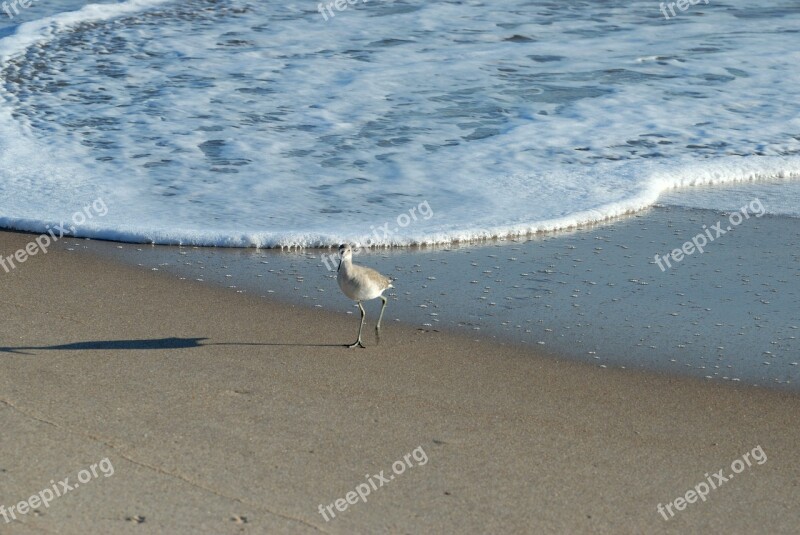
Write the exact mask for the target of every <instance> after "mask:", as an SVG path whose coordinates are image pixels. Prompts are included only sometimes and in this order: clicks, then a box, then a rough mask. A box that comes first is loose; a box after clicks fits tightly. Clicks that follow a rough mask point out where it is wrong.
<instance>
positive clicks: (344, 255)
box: [339, 243, 353, 262]
mask: <svg viewBox="0 0 800 535" xmlns="http://www.w3.org/2000/svg"><path fill="white" fill-rule="evenodd" d="M339 257H340V258H341V259H342V261H343V262H344V261H347V260H352V259H353V249H352V248H351V247H350V246H349V245H348V244H346V243H343V244H341V245H340V246H339Z"/></svg>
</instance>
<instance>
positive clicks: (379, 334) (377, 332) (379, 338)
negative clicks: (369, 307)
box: [375, 296, 386, 344]
mask: <svg viewBox="0 0 800 535" xmlns="http://www.w3.org/2000/svg"><path fill="white" fill-rule="evenodd" d="M381 301H383V304H382V305H381V314H380V316H378V324H377V325H376V326H375V335H376V336H377V337H378V343H379V344H380V343H381V320H382V319H383V311H384V310H385V309H386V298H385V297H384V296H381Z"/></svg>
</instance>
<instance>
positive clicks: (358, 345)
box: [347, 339, 367, 349]
mask: <svg viewBox="0 0 800 535" xmlns="http://www.w3.org/2000/svg"><path fill="white" fill-rule="evenodd" d="M347 347H349V348H354V347H363V348H364V349H366V348H367V346H365V345H364V344H363V343H362V342H361V339H359V340H358V341H356V343H355V344H352V345H349V346H347Z"/></svg>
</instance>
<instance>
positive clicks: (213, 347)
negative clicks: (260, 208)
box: [0, 233, 800, 534]
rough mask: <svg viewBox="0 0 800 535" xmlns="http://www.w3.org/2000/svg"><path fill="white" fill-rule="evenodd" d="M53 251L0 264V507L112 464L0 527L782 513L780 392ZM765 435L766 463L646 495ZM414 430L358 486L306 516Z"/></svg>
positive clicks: (786, 515)
mask: <svg viewBox="0 0 800 535" xmlns="http://www.w3.org/2000/svg"><path fill="white" fill-rule="evenodd" d="M31 239H33V236H31V235H27V234H17V233H2V234H0V251H3V252H4V254H10V252H13V251H15V250H17V249H19V248H21V247H24V246H25V244H26V243H28V242H29V241H30V240H31ZM68 248H72V249H76V248H75V247H68V244H67V243H66V242H65V243H62V244H59V245H58V246H56V247H54V248H53V249H52V250H51V251H50V252H48V253H47V254H46V255H37V256H35V257H31V258H29V259H28V260H27V261H26V262H25V263H24V264H22V265H20V266H19V267H18V268H17V269H15V270H13V271H12V272H11V273H2V272H0V294H1V295H2V300H0V311H2V316H3V318H4V321H3V325H2V328H1V329H0V346H2V348H0V428H1V429H2V433H0V482H1V484H0V504H2V505H3V506H5V507H6V509H8V508H9V507H10V506H11V505H13V504H16V503H18V502H20V501H22V500H27V499H28V498H29V497H30V496H31V495H33V494H35V493H38V492H40V491H41V490H42V489H44V488H46V487H49V485H50V483H49V482H50V480H54V481H58V480H62V479H64V478H65V477H68V476H69V477H70V481H71V482H72V483H74V482H75V481H76V480H77V479H76V478H77V474H78V473H79V472H80V471H81V470H84V469H88V468H89V467H90V466H91V465H92V464H96V463H98V462H99V461H100V460H101V459H105V458H108V459H109V461H110V462H111V463H113V467H114V473H113V475H112V476H110V477H105V476H104V475H102V474H101V475H100V476H99V477H97V478H95V479H92V480H91V481H90V482H88V483H86V484H85V485H82V486H81V487H80V488H75V489H74V490H72V491H70V492H68V493H67V494H65V495H64V496H62V497H60V498H56V499H55V500H53V501H52V502H51V503H50V506H49V507H48V508H44V507H39V508H38V510H37V511H33V512H29V513H28V514H26V515H24V516H20V517H19V519H18V521H16V522H12V523H9V524H6V523H5V522H4V520H3V518H2V516H0V532H2V533H6V532H8V533H48V532H49V533H68V534H69V533H76V534H78V533H81V534H82V533H214V534H219V533H313V532H325V533H459V532H461V533H487V532H495V533H497V532H507V533H534V532H535V533H566V532H569V533H582V532H589V531H591V532H597V533H645V532H647V533H651V532H655V533H658V532H689V531H691V532H699V531H701V530H710V531H713V532H723V531H728V532H733V533H743V532H771V533H794V532H795V531H796V526H797V521H798V518H799V517H798V510H797V503H798V501H799V500H800V469H798V465H799V463H798V462H797V461H798V450H797V443H798V439H799V438H800V436H798V435H800V432H798V429H800V426H798V423H800V422H799V421H798V420H799V419H800V418H799V417H798V415H799V414H800V411H798V408H800V399H798V397H797V396H796V395H793V394H791V393H782V392H778V391H771V390H766V389H757V388H751V387H747V386H744V385H738V386H737V385H734V384H722V383H711V382H708V381H703V380H701V379H692V378H679V377H674V376H669V375H658V374H655V373H651V372H642V371H633V370H630V369H629V370H618V369H612V368H607V369H601V368H598V367H597V366H593V365H590V364H585V363H579V362H574V361H571V360H566V359H560V358H557V357H554V356H552V355H544V354H542V353H540V352H539V350H538V349H528V348H523V347H519V346H517V345H511V344H503V343H501V342H498V341H495V340H491V339H488V338H481V339H476V338H475V336H474V335H471V336H466V335H459V334H457V333H444V332H433V331H432V330H431V329H419V328H415V327H414V326H409V325H406V324H404V323H402V322H394V321H392V322H387V324H386V328H385V330H384V335H383V339H382V343H381V345H380V346H377V347H375V346H374V345H373V344H374V341H373V338H372V336H367V337H366V340H365V341H366V342H367V343H368V344H369V346H370V347H369V348H368V349H366V350H349V349H346V348H344V347H341V344H344V343H346V342H352V338H354V336H355V330H356V327H357V318H355V317H353V316H351V315H347V314H342V313H340V312H333V311H328V310H324V309H319V308H313V307H299V306H292V305H289V304H285V303H281V302H278V301H274V300H270V299H263V298H261V297H259V296H255V295H250V294H242V293H236V292H235V291H231V290H228V289H222V288H216V287H213V286H210V285H206V284H203V283H200V282H198V281H192V280H183V281H182V280H178V279H177V278H176V277H175V276H174V275H169V274H166V273H164V272H163V271H161V272H154V271H151V270H149V269H141V268H137V267H129V266H125V265H123V264H121V263H115V262H112V261H109V260H104V259H102V258H99V257H97V256H93V255H90V254H86V253H85V252H83V251H79V250H72V251H69V250H67V249H68ZM331 291H335V286H332V287H331ZM390 306H391V304H390ZM373 317H374V316H373ZM370 335H371V332H370ZM370 342H372V343H370ZM757 446H760V447H761V448H762V449H763V451H764V453H765V454H766V456H767V460H766V462H764V463H763V464H755V463H753V464H752V466H748V467H747V468H746V469H745V470H744V471H743V472H742V473H741V474H737V475H736V477H735V478H733V479H730V480H729V481H728V482H726V483H724V484H723V485H722V486H720V487H719V488H718V489H716V490H712V491H710V493H709V495H708V497H707V501H705V502H702V503H701V502H698V503H694V504H689V505H688V506H687V507H686V509H685V510H683V511H679V512H677V514H676V516H675V517H673V518H671V519H670V520H668V521H665V520H664V519H663V517H662V516H661V515H660V514H659V513H658V511H657V505H658V504H659V503H662V504H666V503H667V502H670V501H672V500H675V499H676V498H677V497H678V496H682V495H685V494H686V492H687V491H688V490H690V489H692V488H694V487H695V486H696V485H698V483H700V482H703V481H705V480H706V476H705V474H706V473H709V474H710V473H713V472H717V471H718V470H720V469H724V473H726V474H729V473H730V472H731V468H730V467H731V463H733V462H734V461H736V460H737V459H741V458H742V456H743V455H744V454H745V453H747V452H751V451H752V450H753V449H754V448H756V447H757ZM420 447H421V448H422V450H424V452H425V454H426V458H427V459H428V460H427V462H426V463H425V464H424V465H419V464H417V465H416V466H414V467H413V468H409V469H407V470H406V471H405V472H404V473H402V474H398V475H396V477H395V479H393V480H391V482H390V483H388V484H386V485H385V486H383V487H378V488H377V489H375V490H374V491H372V493H371V494H370V495H369V496H368V498H367V502H366V503H363V502H361V501H358V502H357V503H355V504H354V505H348V507H347V509H346V510H345V511H337V517H336V518H334V519H331V520H329V521H327V522H326V521H325V519H324V518H323V516H322V515H321V514H320V513H319V506H320V504H322V505H330V504H336V503H337V502H336V501H337V500H341V499H345V498H346V496H347V495H348V492H350V491H353V490H354V489H356V487H357V486H358V485H359V484H362V483H363V482H365V481H366V479H365V474H366V475H377V474H378V473H380V472H381V471H384V472H385V474H386V475H387V477H388V475H389V474H392V473H393V472H392V467H393V463H395V462H396V461H398V460H402V459H403V457H404V456H407V455H408V454H409V453H410V452H412V451H414V450H416V449H417V448H420ZM344 503H346V502H344ZM339 504H340V505H341V504H342V502H339ZM334 507H335V505H334ZM334 510H335V509H334Z"/></svg>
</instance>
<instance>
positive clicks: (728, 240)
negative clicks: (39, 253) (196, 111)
mask: <svg viewBox="0 0 800 535" xmlns="http://www.w3.org/2000/svg"><path fill="white" fill-rule="evenodd" d="M725 214H726V213H725V212H719V211H716V210H699V209H694V208H681V207H675V206H663V207H655V208H653V209H651V210H649V211H648V212H647V213H645V214H640V215H634V216H631V217H628V218H623V219H620V220H618V221H615V222H613V223H609V224H605V225H592V226H590V227H588V228H585V229H576V230H573V231H560V232H556V233H551V234H548V235H542V236H537V237H534V238H530V239H525V240H505V241H492V242H487V243H475V244H470V245H462V246H457V245H452V246H435V247H434V246H431V247H421V248H412V249H406V248H403V249H378V250H365V251H364V252H363V253H362V254H360V255H358V256H357V257H356V259H355V261H356V262H357V263H359V262H363V263H365V264H366V265H370V266H372V267H375V268H377V269H378V270H379V271H381V272H382V273H384V274H386V275H388V276H391V277H393V278H395V279H397V284H395V289H394V290H393V291H392V293H390V294H388V295H389V296H390V302H389V307H388V308H387V317H386V320H387V321H390V322H393V323H394V322H398V321H399V322H403V323H405V324H408V325H414V326H416V327H417V328H421V329H426V330H444V331H448V332H455V333H468V334H475V335H479V336H480V337H481V338H486V339H490V340H495V341H505V342H508V343H513V344H516V345H518V346H528V347H534V348H536V349H539V350H547V351H548V352H549V353H552V354H556V355H560V356H562V357H564V358H570V359H573V360H578V361H583V362H590V363H592V364H594V365H596V366H599V367H607V368H620V367H623V368H625V369H638V368H641V369H650V370H654V371H658V372H662V373H668V374H673V375H678V376H693V377H699V378H703V379H706V380H711V381H715V382H716V381H721V382H742V383H746V384H750V385H756V386H763V387H767V388H775V389H782V390H787V391H792V392H797V391H800V366H798V360H800V359H798V358H797V355H798V354H800V316H797V312H796V306H794V303H795V302H796V300H797V299H800V294H798V288H800V284H798V282H800V281H798V277H799V276H798V274H797V272H796V270H793V269H792V266H793V265H795V263H796V262H797V261H798V256H797V254H793V253H792V251H795V250H797V248H798V245H800V219H796V218H791V217H783V216H770V215H764V216H763V217H759V218H755V217H751V218H749V219H748V220H745V221H743V222H742V223H741V225H740V226H739V227H737V228H736V229H734V230H733V231H731V232H728V233H727V234H726V235H724V236H722V237H720V238H718V239H716V240H713V241H712V242H711V243H709V244H708V245H707V246H706V250H705V252H704V253H702V254H695V255H693V256H688V255H687V256H686V257H685V258H683V259H682V261H681V262H680V263H674V262H673V263H672V266H671V269H667V270H665V271H661V270H659V268H658V265H657V262H656V260H655V259H654V256H655V255H657V254H663V253H664V252H668V251H670V250H672V249H674V248H677V247H680V245H681V244H682V243H684V242H685V241H687V240H689V239H691V237H692V236H695V235H697V233H698V232H699V231H702V230H703V228H710V227H712V226H713V225H714V224H715V222H716V221H719V220H720V219H721V218H724V217H725ZM71 243H73V245H72V247H73V248H75V249H78V250H84V251H91V252H93V253H95V254H99V255H100V256H102V257H105V258H113V259H115V260H117V261H121V262H124V263H126V264H129V265H138V266H141V267H144V268H147V269H151V270H157V271H166V272H168V273H170V274H172V275H174V276H175V277H176V278H177V279H179V280H180V279H187V280H202V281H203V282H208V283H211V284H214V285H217V286H219V287H223V288H228V289H229V290H231V291H235V292H242V293H246V294H250V295H256V296H261V297H265V298H271V299H273V300H277V301H278V302H282V303H290V304H294V305H302V306H306V307H309V308H314V309H326V310H336V311H339V312H347V313H350V314H351V313H353V312H354V311H356V310H357V309H355V305H354V304H352V303H351V302H350V301H349V300H347V299H346V298H344V297H343V296H342V295H340V293H339V291H338V287H337V286H336V282H335V280H334V276H335V271H331V270H330V266H328V268H327V269H326V267H325V266H326V262H325V260H326V259H327V258H328V256H329V255H330V254H331V253H330V252H329V251H328V250H319V249H315V250H305V251H291V252H290V251H274V250H258V251H256V250H249V249H227V248H200V247H173V246H145V245H135V244H134V245H131V244H115V243H109V242H98V241H93V240H71ZM793 258H794V259H793ZM370 305H371V304H370V303H367V305H366V306H367V317H368V319H369V318H370V317H371V315H374V314H375V312H374V311H373V310H372V309H371V308H370Z"/></svg>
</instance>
